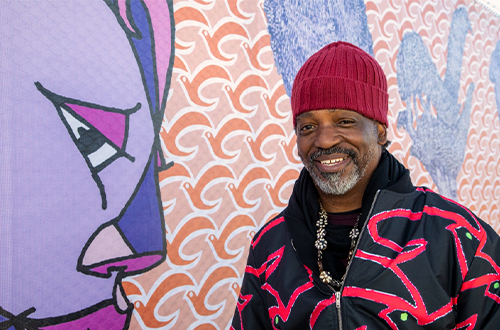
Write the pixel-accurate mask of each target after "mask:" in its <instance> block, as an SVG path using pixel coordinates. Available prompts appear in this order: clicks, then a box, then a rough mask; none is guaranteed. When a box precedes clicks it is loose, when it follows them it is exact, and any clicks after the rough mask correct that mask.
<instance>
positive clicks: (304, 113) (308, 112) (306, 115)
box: [295, 109, 341, 119]
mask: <svg viewBox="0 0 500 330" xmlns="http://www.w3.org/2000/svg"><path fill="white" fill-rule="evenodd" d="M325 110H328V112H330V113H333V112H335V111H337V110H341V109H325ZM313 111H314V110H309V111H306V112H303V113H301V114H300V115H298V116H297V117H296V118H295V119H299V118H309V117H311V116H312V115H313V114H312V112H313Z"/></svg>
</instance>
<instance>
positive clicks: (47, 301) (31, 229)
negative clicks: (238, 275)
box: [0, 0, 174, 329]
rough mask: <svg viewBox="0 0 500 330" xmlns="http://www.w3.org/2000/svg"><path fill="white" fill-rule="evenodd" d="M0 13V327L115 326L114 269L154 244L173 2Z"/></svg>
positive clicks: (121, 311)
mask: <svg viewBox="0 0 500 330" xmlns="http://www.w3.org/2000/svg"><path fill="white" fill-rule="evenodd" d="M153 7H154V8H153ZM148 10H154V12H155V13H156V14H155V15H151V14H150V13H149V12H148ZM0 12H1V15H2V17H1V21H2V22H3V24H2V30H1V44H2V53H1V59H2V61H1V63H2V87H1V93H0V94H1V95H3V96H2V105H1V111H2V117H1V118H2V120H1V123H2V124H1V126H2V130H3V132H2V141H4V142H6V143H2V149H3V151H2V155H3V156H4V157H2V160H1V164H2V165H1V167H2V169H3V170H2V174H1V179H2V181H3V182H5V183H6V186H4V187H3V188H2V195H5V196H7V198H6V199H4V200H3V201H2V207H1V209H0V217H1V219H2V220H1V221H2V226H1V228H2V229H1V231H0V234H1V240H0V258H1V262H0V279H1V282H2V285H1V290H0V328H2V329H14V328H15V329H25V328H26V329H68V328H75V329H76V328H79V329H80V328H81V329H83V328H85V329H87V328H90V329H95V328H99V329H123V328H127V327H128V324H129V323H130V318H131V314H132V310H133V306H132V304H131V303H130V302H129V300H128V298H127V297H126V295H125V292H124V290H123V286H122V280H123V278H125V277H127V276H130V275H134V274H138V273H142V272H145V271H147V270H149V269H151V268H153V267H155V266H156V265H158V264H159V263H161V262H163V261H164V259H165V254H166V242H165V225H164V224H165V221H164V218H163V214H162V212H161V199H160V191H159V186H158V183H159V182H158V173H159V172H161V171H163V170H165V169H167V168H168V167H169V166H171V164H167V163H166V161H165V158H164V156H163V153H162V152H161V145H160V140H159V131H160V127H161V124H162V121H163V112H164V108H165V103H166V95H167V93H168V86H169V77H170V75H171V70H172V64H173V56H172V54H173V44H172V41H173V36H174V33H173V26H174V25H173V17H171V14H172V13H173V11H172V3H167V2H165V3H156V4H154V6H152V7H148V6H147V5H146V3H145V2H142V1H111V0H109V1H106V2H104V1H93V2H88V1H71V2H68V3H64V4H62V3H61V2H59V1H42V2H33V1H15V2H3V3H2V5H1V10H0ZM158 13H161V15H158ZM93 17H98V18H99V19H98V20H97V19H89V18H93ZM153 29H154V31H153ZM155 37H156V38H155ZM158 41H159V42H158ZM155 47H162V48H161V54H158V56H157V52H156V49H155ZM6 77H8V78H6ZM7 95H8V97H5V96H7ZM16 110H17V111H16ZM4 137H5V139H4ZM123 178H126V180H124V179H123Z"/></svg>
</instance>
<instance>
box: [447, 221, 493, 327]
mask: <svg viewBox="0 0 500 330" xmlns="http://www.w3.org/2000/svg"><path fill="white" fill-rule="evenodd" d="M483 228H484V230H485V235H483V237H481V239H480V242H479V247H478V248H477V250H476V252H475V255H474V258H473V260H472V263H471V264H470V267H469V270H468V272H467V275H466V276H465V279H464V282H463V284H462V288H461V290H460V293H459V295H458V298H457V329H458V328H462V327H463V328H466V329H475V330H476V329H492V330H493V329H498V328H499V324H500V238H499V236H498V234H497V233H496V232H495V231H494V230H493V229H492V228H491V227H490V226H489V225H487V224H483Z"/></svg>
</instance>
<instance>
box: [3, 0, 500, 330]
mask: <svg viewBox="0 0 500 330" xmlns="http://www.w3.org/2000/svg"><path fill="white" fill-rule="evenodd" d="M0 20H1V22H2V24H1V25H0V70H1V71H0V72H1V75H0V77H1V78H0V79H1V84H0V111H1V115H0V124H1V126H2V130H0V141H1V145H2V147H1V148H0V154H1V157H0V179H1V182H2V184H1V185H0V196H2V198H0V221H1V225H0V329H9V330H10V329H30V328H31V329H33V328H42V329H58V328H62V329H65V328H68V327H69V326H70V325H71V326H74V327H75V328H90V329H127V328H128V329H228V328H229V327H230V321H231V317H232V315H233V313H234V309H235V306H236V301H237V296H238V293H239V285H240V283H241V279H242V276H243V273H244V267H245V263H246V257H247V251H248V245H249V243H250V240H251V239H252V237H253V235H254V233H255V232H256V231H257V230H258V228H259V227H260V226H261V225H262V224H264V223H265V222H266V221H267V220H268V219H270V218H272V217H273V216H274V215H276V214H278V213H279V212H280V211H281V210H282V209H283V208H284V207H285V206H286V204H287V200H288V196H289V194H290V193H291V189H292V185H293V183H294V180H295V179H296V178H297V177H298V174H299V171H300V169H301V168H302V165H301V162H300V160H299V158H298V156H297V154H296V153H297V151H296V147H295V134H294V132H293V127H292V119H291V114H290V103H289V92H290V90H291V86H292V82H293V78H294V76H295V74H296V72H297V70H298V68H299V67H300V65H301V64H302V63H303V62H304V61H305V59H306V58H307V57H308V56H309V55H310V54H312V53H313V52H314V51H316V50H317V49H319V48H320V47H322V46H323V45H325V44H327V43H329V42H331V41H334V40H346V41H349V42H352V43H354V44H356V45H358V46H360V47H361V48H363V49H365V50H366V51H367V52H369V53H371V54H373V55H374V56H375V58H376V59H377V60H378V61H379V62H380V63H381V65H382V67H383V69H384V71H385V73H386V75H387V78H388V82H389V95H390V99H389V102H390V113H389V123H390V125H389V138H390V140H392V145H391V146H390V148H389V150H390V151H391V152H392V153H393V154H394V155H395V156H396V157H397V158H398V159H399V160H401V161H402V162H403V163H404V164H405V165H406V166H407V167H408V168H409V169H410V171H411V176H412V179H413V181H414V183H415V184H417V185H421V186H427V187H429V188H431V189H433V190H436V191H439V192H440V193H443V194H445V195H446V196H448V197H450V198H453V199H454V200H457V201H459V202H460V203H462V204H464V205H465V206H467V207H469V208H471V209H472V210H473V211H474V212H475V213H476V214H478V215H479V216H480V217H481V218H483V219H484V220H486V221H487V222H489V223H490V224H491V225H492V226H493V227H494V228H495V229H496V230H497V231H500V210H499V207H498V205H499V203H498V201H499V200H500V115H499V113H500V112H499V110H498V109H499V107H498V104H499V102H498V98H499V95H500V93H499V92H498V91H497V90H498V79H497V78H499V77H500V71H499V68H500V55H499V50H498V49H499V46H498V44H499V40H500V31H499V29H500V18H499V17H497V16H495V15H494V14H493V13H492V12H490V11H489V10H487V9H486V8H484V7H483V6H482V5H480V4H479V3H477V2H475V1H472V0H467V1H465V0H460V1H451V2H443V1H438V0H426V1H420V0H415V1H407V2H405V3H404V4H395V3H392V2H380V1H371V0H365V1H358V0H356V1H343V0H336V1H323V0H313V1H307V2H304V1H296V0H173V1H166V0H165V1H164V0H92V1H88V0H86V1H83V0H81V1H69V2H60V1H28V0H21V1H2V2H0ZM287 93H288V94H287ZM167 250H168V253H167V255H166V251H167Z"/></svg>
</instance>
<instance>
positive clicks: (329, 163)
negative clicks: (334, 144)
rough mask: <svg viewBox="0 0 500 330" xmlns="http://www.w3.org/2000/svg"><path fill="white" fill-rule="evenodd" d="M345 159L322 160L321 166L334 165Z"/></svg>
mask: <svg viewBox="0 0 500 330" xmlns="http://www.w3.org/2000/svg"><path fill="white" fill-rule="evenodd" d="M346 158H347V157H343V158H337V159H328V160H322V161H321V164H323V165H335V164H338V163H340V162H341V161H343V160H344V159H346Z"/></svg>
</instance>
